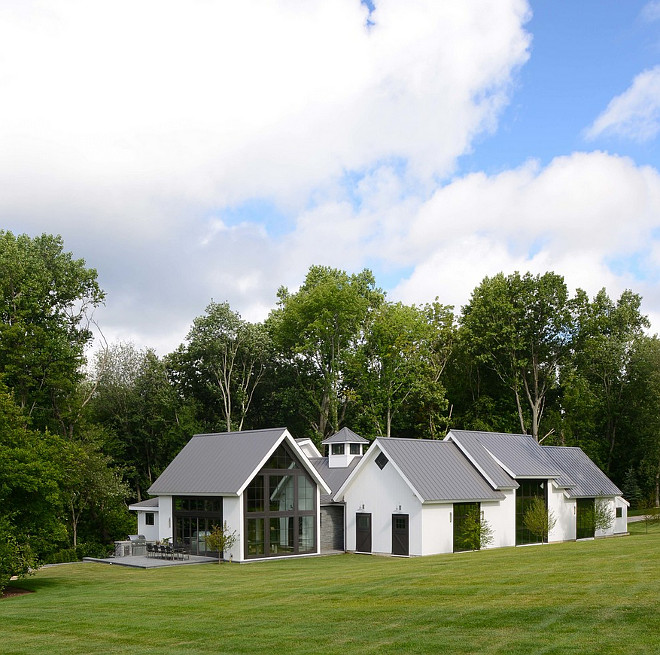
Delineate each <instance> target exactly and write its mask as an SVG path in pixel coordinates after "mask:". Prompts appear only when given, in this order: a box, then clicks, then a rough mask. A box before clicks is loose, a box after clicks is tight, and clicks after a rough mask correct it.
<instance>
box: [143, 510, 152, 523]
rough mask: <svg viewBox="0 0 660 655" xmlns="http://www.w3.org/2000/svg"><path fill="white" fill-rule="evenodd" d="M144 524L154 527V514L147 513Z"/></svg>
mask: <svg viewBox="0 0 660 655" xmlns="http://www.w3.org/2000/svg"><path fill="white" fill-rule="evenodd" d="M144 524H145V525H154V513H153V512H146V513H145V515H144Z"/></svg>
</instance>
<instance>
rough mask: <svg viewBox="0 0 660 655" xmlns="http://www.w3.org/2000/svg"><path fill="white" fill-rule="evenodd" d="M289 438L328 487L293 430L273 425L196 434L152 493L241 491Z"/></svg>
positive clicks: (223, 493) (308, 467)
mask: <svg viewBox="0 0 660 655" xmlns="http://www.w3.org/2000/svg"><path fill="white" fill-rule="evenodd" d="M285 440H286V441H287V443H288V445H289V446H290V447H291V450H293V451H294V452H295V453H296V456H297V458H298V459H299V461H300V462H301V464H302V465H303V466H304V467H305V469H306V470H307V471H308V472H309V474H310V475H311V476H312V477H313V478H314V479H315V480H316V482H317V484H319V485H320V486H321V489H322V490H324V489H327V487H326V484H325V482H324V481H323V479H322V478H321V477H320V476H319V475H318V473H317V472H316V469H315V468H314V467H313V466H311V465H310V464H309V462H308V460H307V458H306V457H305V456H304V454H303V452H302V451H301V450H300V447H299V446H298V444H297V443H296V442H295V440H294V439H293V437H291V435H290V434H289V431H288V430H287V429H286V428H270V429H266V430H246V431H244V432H223V433H219V434H197V435H195V436H194V437H193V438H192V439H191V440H190V441H189V442H188V443H187V444H186V445H185V446H184V447H183V449H182V450H181V452H180V453H179V454H178V455H177V456H176V457H175V458H174V459H173V460H172V462H171V463H170V465H169V466H168V467H167V468H166V469H165V470H164V471H163V473H162V474H161V475H160V477H159V478H158V479H157V480H156V481H155V482H154V483H153V484H152V485H151V487H150V488H149V493H150V494H152V495H170V494H171V495H219V496H237V495H240V494H241V493H242V492H243V490H244V488H245V487H246V486H247V485H248V483H249V482H250V480H252V478H253V477H254V476H255V475H256V473H257V472H258V471H259V470H260V469H261V468H262V467H263V465H264V464H265V462H266V460H267V459H268V457H270V455H271V454H272V453H273V451H274V450H275V449H276V448H277V447H278V446H279V445H280V443H282V442H283V441H285ZM327 491H328V492H329V489H327Z"/></svg>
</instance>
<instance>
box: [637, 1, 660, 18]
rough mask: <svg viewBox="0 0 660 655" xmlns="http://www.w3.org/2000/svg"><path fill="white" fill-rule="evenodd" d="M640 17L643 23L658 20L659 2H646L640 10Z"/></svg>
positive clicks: (659, 13)
mask: <svg viewBox="0 0 660 655" xmlns="http://www.w3.org/2000/svg"><path fill="white" fill-rule="evenodd" d="M641 16H642V18H643V19H644V20H645V21H647V22H649V23H651V22H653V21H656V20H659V19H660V0H652V2H647V3H646V4H645V5H644V7H643V8H642V12H641Z"/></svg>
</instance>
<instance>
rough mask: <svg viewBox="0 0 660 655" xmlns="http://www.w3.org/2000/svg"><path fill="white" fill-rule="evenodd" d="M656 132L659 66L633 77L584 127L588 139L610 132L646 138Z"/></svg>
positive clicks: (658, 124)
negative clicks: (591, 121) (623, 89)
mask: <svg viewBox="0 0 660 655" xmlns="http://www.w3.org/2000/svg"><path fill="white" fill-rule="evenodd" d="M658 132H660V66H655V67H654V68H651V69H650V70H647V71H644V72H643V73H640V74H639V75H637V76H636V77H635V79H634V80H633V83H632V85H631V86H630V88H628V89H627V90H626V91H624V92H623V93H622V94H621V95H618V96H616V97H615V98H613V99H612V100H611V101H610V103H609V105H608V106H607V109H605V111H604V112H603V113H602V114H601V115H600V116H599V117H598V118H597V119H596V120H595V121H594V123H593V124H592V125H591V126H590V127H589V128H588V129H587V130H586V132H585V135H586V137H587V138H588V139H595V138H597V137H599V136H601V135H606V134H613V135H617V136H622V137H626V138H629V139H633V140H635V141H650V140H651V139H654V138H655V137H656V136H657V134H658Z"/></svg>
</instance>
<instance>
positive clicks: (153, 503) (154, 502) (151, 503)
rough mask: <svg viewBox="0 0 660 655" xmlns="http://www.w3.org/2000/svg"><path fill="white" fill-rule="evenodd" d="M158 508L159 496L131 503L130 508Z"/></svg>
mask: <svg viewBox="0 0 660 655" xmlns="http://www.w3.org/2000/svg"><path fill="white" fill-rule="evenodd" d="M138 508H139V509H158V498H147V500H141V501H140V502H139V503H131V504H130V505H129V506H128V509H138Z"/></svg>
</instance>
